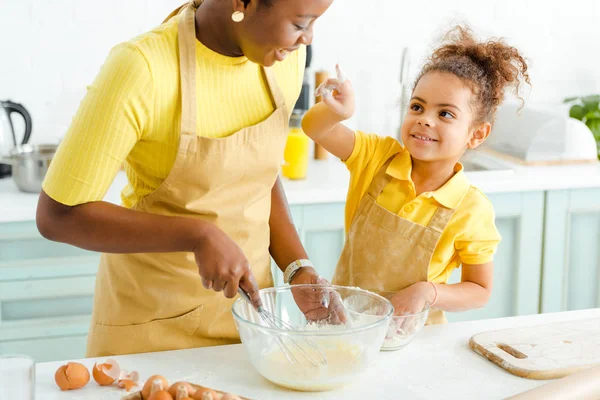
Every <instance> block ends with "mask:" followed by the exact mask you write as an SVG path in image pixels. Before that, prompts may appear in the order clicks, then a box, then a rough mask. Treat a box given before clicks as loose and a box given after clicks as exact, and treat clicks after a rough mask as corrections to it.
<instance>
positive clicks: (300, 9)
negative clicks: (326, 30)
mask: <svg viewBox="0 0 600 400" xmlns="http://www.w3.org/2000/svg"><path fill="white" fill-rule="evenodd" d="M238 1H239V0H235V3H238ZM264 1H265V0H251V1H250V2H249V3H248V5H247V7H246V8H245V9H244V20H243V21H241V22H239V23H236V24H235V29H236V35H237V37H238V46H240V48H241V50H242V52H243V53H244V55H245V56H246V57H248V59H249V60H250V61H252V62H255V63H257V64H261V65H264V66H267V67H270V66H271V65H273V64H275V62H277V61H283V60H285V58H286V56H287V55H288V54H289V53H291V52H293V51H296V50H298V48H299V47H300V46H301V45H309V44H310V43H311V42H312V38H313V26H314V23H315V20H316V19H317V18H319V17H320V16H321V15H322V14H323V13H324V12H325V11H326V10H327V9H328V8H329V6H330V5H331V3H333V0H271V4H270V5H266V4H264ZM261 2H262V4H261ZM236 9H237V8H236Z"/></svg>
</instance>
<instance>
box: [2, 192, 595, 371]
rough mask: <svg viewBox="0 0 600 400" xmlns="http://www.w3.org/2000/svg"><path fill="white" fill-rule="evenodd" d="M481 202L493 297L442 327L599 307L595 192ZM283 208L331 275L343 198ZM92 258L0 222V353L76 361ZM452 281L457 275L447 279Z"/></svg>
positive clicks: (340, 236)
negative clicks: (488, 230)
mask: <svg viewBox="0 0 600 400" xmlns="http://www.w3.org/2000/svg"><path fill="white" fill-rule="evenodd" d="M488 197H489V199H490V200H491V201H492V203H493V205H494V208H495V211H496V224H497V226H498V229H499V231H500V234H501V235H502V242H501V243H500V246H499V248H498V252H497V254H496V257H495V269H494V289H493V294H492V297H491V299H490V302H489V303H488V305H487V306H486V307H484V308H482V309H479V310H472V311H468V312H463V313H448V319H449V321H450V322H457V321H466V320H477V319H488V318H496V317H508V316H514V315H528V314H537V313H539V312H540V311H542V312H551V311H562V310H575V309H581V308H591V307H599V306H600V293H599V286H600V246H599V244H600V188H595V189H577V190H557V191H523V192H504V193H493V194H491V195H489V196H488ZM290 212H291V214H292V218H293V220H294V222H295V224H296V229H297V230H298V233H299V235H300V238H301V240H302V242H303V244H304V246H305V248H306V250H307V253H308V254H309V257H310V258H311V260H313V262H314V263H315V265H316V266H317V268H318V270H319V272H320V273H321V274H322V275H323V276H325V277H326V278H327V279H331V278H332V276H333V272H334V269H335V266H336V264H337V260H338V257H339V255H340V253H341V251H342V248H343V245H344V239H345V233H344V202H343V201H331V202H321V203H315V204H297V203H296V204H293V205H291V206H290ZM98 262H99V254H98V253H94V252H89V251H85V250H82V249H79V248H76V247H73V246H68V245H65V244H61V243H54V242H50V241H47V240H45V239H44V238H42V237H41V236H40V234H39V233H38V231H37V228H36V226H35V222H34V221H23V222H5V223H0V354H7V353H25V354H29V355H31V356H32V357H34V358H35V359H36V360H37V361H39V362H44V361H52V360H59V359H77V358H81V357H84V355H85V344H86V339H87V332H88V328H89V320H90V314H91V309H92V299H93V290H94V281H95V274H96V271H97V267H98ZM273 270H274V278H275V284H276V285H278V286H280V285H283V276H282V274H281V272H280V271H279V270H278V268H277V267H276V266H275V265H273ZM458 281H460V269H458V270H456V271H455V272H454V273H453V274H452V276H451V279H450V283H454V282H458Z"/></svg>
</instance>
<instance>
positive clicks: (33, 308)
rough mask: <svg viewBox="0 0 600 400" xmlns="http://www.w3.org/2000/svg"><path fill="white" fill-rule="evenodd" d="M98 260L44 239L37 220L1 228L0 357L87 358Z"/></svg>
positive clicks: (2, 225) (8, 224) (7, 224)
mask: <svg viewBox="0 0 600 400" xmlns="http://www.w3.org/2000/svg"><path fill="white" fill-rule="evenodd" d="M99 258H100V257H99V254H97V253H93V252H89V251H85V250H82V249H79V248H77V247H73V246H68V245H65V244H62V243H55V242H50V241H48V240H46V239H44V238H43V237H42V236H41V235H40V234H39V232H38V230H37V228H36V225H35V222H33V221H24V222H11V223H3V224H0V354H10V353H25V354H28V355H30V356H31V357H33V358H34V359H35V360H36V361H38V362H43V361H50V360H57V359H66V358H71V359H72V358H80V357H83V356H84V355H85V342H86V338H87V332H88V328H89V321H90V314H91V310H92V298H93V294H94V281H95V276H96V270H97V268H98V261H99Z"/></svg>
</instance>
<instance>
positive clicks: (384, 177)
mask: <svg viewBox="0 0 600 400" xmlns="http://www.w3.org/2000/svg"><path fill="white" fill-rule="evenodd" d="M395 157H396V154H394V155H393V156H391V157H390V158H389V159H388V160H387V161H386V162H385V163H384V164H383V166H382V167H381V168H380V169H379V171H377V174H376V175H375V178H373V180H372V181H371V185H370V186H369V190H368V193H369V196H371V197H372V198H373V199H375V200H377V198H378V197H379V195H380V194H381V192H382V191H383V188H384V187H385V186H386V185H387V184H388V183H390V181H391V180H392V177H391V176H389V175H388V174H387V169H388V167H389V165H390V164H391V163H392V161H393V160H394V158H395Z"/></svg>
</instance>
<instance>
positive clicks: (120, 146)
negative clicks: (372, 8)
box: [43, 16, 306, 207]
mask: <svg viewBox="0 0 600 400" xmlns="http://www.w3.org/2000/svg"><path fill="white" fill-rule="evenodd" d="M180 17H181V16H176V17H173V18H172V19H170V20H169V21H167V22H166V23H164V24H162V25H160V26H159V27H157V28H155V29H154V30H152V31H150V32H147V33H144V34H142V35H140V36H138V37H136V38H134V39H132V40H130V41H128V42H125V43H122V44H120V45H117V46H116V47H115V48H113V50H112V51H111V52H110V54H109V56H108V58H107V59H106V62H105V63H104V65H103V66H102V67H101V69H100V71H99V73H98V75H97V76H96V79H95V80H94V82H93V83H92V84H91V85H90V86H89V87H88V90H87V93H86V95H85V97H84V98H83V101H82V102H81V104H80V107H79V110H78V111H77V113H76V114H75V116H74V118H73V121H72V123H71V126H70V128H69V130H68V132H67V133H66V135H65V137H64V139H63V141H62V143H61V145H60V148H59V151H58V153H57V154H56V156H55V157H54V159H53V160H52V163H51V165H50V170H49V171H48V173H47V176H46V179H45V181H44V183H43V188H44V191H45V192H46V193H47V194H48V195H49V196H50V197H52V198H53V199H54V200H56V201H58V202H60V203H63V204H66V205H77V204H81V203H87V202H91V201H98V200H102V198H103V197H104V195H105V193H106V191H107V190H108V188H109V187H110V185H111V183H112V181H113V180H114V177H115V175H116V174H117V172H118V171H119V169H120V167H121V165H122V164H123V163H125V171H126V173H127V177H128V180H129V184H128V185H127V186H126V187H125V188H124V190H123V192H122V195H121V197H122V200H123V204H124V205H125V206H126V207H131V206H133V205H134V204H136V203H137V202H138V200H139V199H141V198H143V197H144V196H146V195H148V194H150V193H151V192H153V191H154V190H155V189H156V188H157V187H158V186H159V185H160V184H161V183H162V182H163V180H164V179H165V178H166V177H167V175H168V173H169V171H170V170H171V167H172V166H173V163H174V162H175V156H176V154H177V148H178V145H179V135H180V132H179V131H180V121H181V90H180V80H179V52H178V34H177V24H178V22H179V19H180ZM305 58H306V48H305V47H302V48H301V49H300V50H299V51H296V52H294V53H292V54H289V55H288V57H287V58H286V60H285V61H283V62H280V63H277V64H275V65H274V66H273V67H272V68H273V71H274V74H275V78H276V80H277V83H278V85H279V87H280V88H281V90H282V91H283V94H284V96H285V99H286V104H287V107H288V110H289V112H290V114H291V112H292V109H293V108H294V104H295V103H296V99H297V98H298V95H299V94H300V89H301V87H302V79H303V75H304V64H305ZM196 77H197V88H196V93H197V96H198V97H197V121H198V122H197V123H198V125H197V128H196V131H197V133H198V135H199V136H204V137H212V138H220V137H225V136H229V135H231V134H232V133H234V132H236V131H238V130H240V129H242V128H244V127H247V126H251V125H254V124H256V123H258V122H261V121H263V120H264V119H266V118H267V117H268V116H269V115H270V114H271V113H272V112H273V110H274V106H273V101H272V99H271V95H270V91H269V89H268V86H267V84H266V82H265V79H264V77H263V76H262V69H261V66H260V65H257V64H254V63H253V62H251V61H249V60H248V59H247V58H246V57H233V58H232V57H226V56H223V55H221V54H218V53H216V52H214V51H212V50H210V49H209V48H207V47H206V46H204V45H203V44H202V43H200V42H199V41H196Z"/></svg>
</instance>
